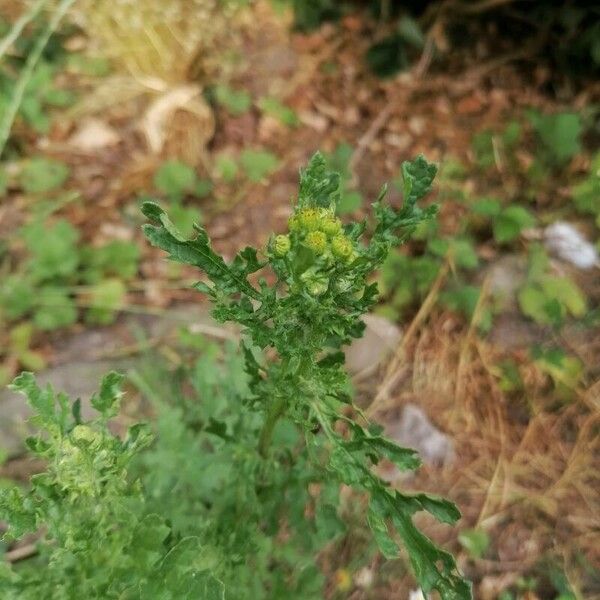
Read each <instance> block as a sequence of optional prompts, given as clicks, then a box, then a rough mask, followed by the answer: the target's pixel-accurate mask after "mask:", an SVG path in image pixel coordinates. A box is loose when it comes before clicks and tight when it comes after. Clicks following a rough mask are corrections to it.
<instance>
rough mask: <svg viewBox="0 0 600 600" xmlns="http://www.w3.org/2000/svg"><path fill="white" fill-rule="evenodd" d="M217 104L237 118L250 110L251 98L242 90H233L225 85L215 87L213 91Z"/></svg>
mask: <svg viewBox="0 0 600 600" xmlns="http://www.w3.org/2000/svg"><path fill="white" fill-rule="evenodd" d="M214 93H215V98H216V99H217V102H218V103H219V104H221V105H222V106H224V107H225V108H226V109H227V110H228V111H229V112H230V113H231V114H232V115H235V116H239V115H242V114H244V113H245V112H247V111H248V110H250V107H251V106H252V97H251V96H250V94H248V92H246V91H244V90H234V89H233V88H230V87H229V86H227V85H223V84H221V85H217V86H216V87H215V90H214Z"/></svg>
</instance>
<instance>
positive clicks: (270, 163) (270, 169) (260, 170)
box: [240, 150, 279, 183]
mask: <svg viewBox="0 0 600 600" xmlns="http://www.w3.org/2000/svg"><path fill="white" fill-rule="evenodd" d="M240 164H241V166H242V169H244V171H245V173H246V176H247V177H248V179H249V180H250V181H253V182H256V183H258V182H260V181H262V180H263V179H265V177H267V175H271V174H272V173H274V172H275V171H276V170H277V168H278V167H279V159H278V158H277V157H276V156H275V155H274V154H273V153H272V152H268V151H266V150H244V151H243V152H242V154H241V156H240Z"/></svg>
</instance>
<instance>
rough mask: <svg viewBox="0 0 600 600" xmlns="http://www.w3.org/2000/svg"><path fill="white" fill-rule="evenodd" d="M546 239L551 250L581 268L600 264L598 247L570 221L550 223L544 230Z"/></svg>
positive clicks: (589, 267)
mask: <svg viewBox="0 0 600 600" xmlns="http://www.w3.org/2000/svg"><path fill="white" fill-rule="evenodd" d="M544 241H545V242H546V248H548V250H549V251H550V252H552V253H553V254H554V255H556V256H557V257H558V258H560V259H562V260H565V261H568V262H570V263H571V264H573V265H575V266H576V267H578V268H579V269H591V268H592V267H596V266H600V257H598V252H597V250H596V248H594V246H593V245H592V244H590V242H588V241H587V240H586V239H585V238H584V237H583V236H582V235H581V233H579V231H578V230H577V229H576V228H575V227H574V226H573V225H571V224H570V223H566V222H565V221H556V223H552V225H548V227H546V229H545V230H544Z"/></svg>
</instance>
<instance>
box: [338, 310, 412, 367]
mask: <svg viewBox="0 0 600 600" xmlns="http://www.w3.org/2000/svg"><path fill="white" fill-rule="evenodd" d="M363 321H364V322H365V325H366V328H365V333H364V335H363V337H361V338H359V339H358V340H355V341H354V342H352V344H350V346H349V347H347V348H345V351H346V366H347V368H348V370H349V371H350V373H354V374H357V373H361V372H363V371H369V370H371V369H373V368H375V367H376V366H377V365H379V364H380V363H381V362H382V361H383V360H384V359H385V358H386V357H387V356H388V355H389V354H390V353H391V352H393V351H394V350H395V348H396V347H397V346H398V344H399V343H400V339H401V337H402V332H401V331H400V328H399V327H398V326H397V325H396V324H395V323H393V322H392V321H389V320H388V319H384V318H383V317H380V316H378V315H365V316H364V317H363Z"/></svg>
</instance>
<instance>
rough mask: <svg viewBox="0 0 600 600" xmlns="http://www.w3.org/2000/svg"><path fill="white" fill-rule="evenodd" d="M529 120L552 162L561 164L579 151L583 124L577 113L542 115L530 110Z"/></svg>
mask: <svg viewBox="0 0 600 600" xmlns="http://www.w3.org/2000/svg"><path fill="white" fill-rule="evenodd" d="M529 120H530V122H531V124H532V125H533V128H534V130H535V132H536V134H537V137H538V139H539V142H540V144H541V146H542V148H543V150H544V152H545V153H546V156H547V157H548V160H549V161H550V162H551V163H552V164H555V165H557V166H562V165H564V164H565V163H566V162H568V161H569V160H571V158H573V157H574V156H575V155H576V154H578V153H579V152H580V151H581V141H580V137H581V133H582V131H583V124H582V122H581V117H580V116H579V115H578V114H577V113H569V112H565V113H556V114H549V115H544V114H541V113H539V112H537V111H534V110H532V111H530V113H529Z"/></svg>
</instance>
